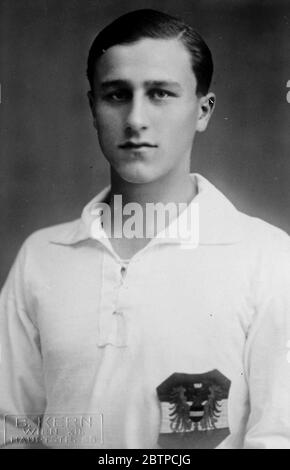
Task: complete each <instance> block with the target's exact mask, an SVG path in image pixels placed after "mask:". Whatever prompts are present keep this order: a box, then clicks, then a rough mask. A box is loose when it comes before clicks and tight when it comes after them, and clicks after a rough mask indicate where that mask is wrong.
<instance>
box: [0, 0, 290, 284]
mask: <svg viewBox="0 0 290 470" xmlns="http://www.w3.org/2000/svg"><path fill="white" fill-rule="evenodd" d="M144 7H146V8H150V7H151V8H155V9H160V10H163V11H165V12H167V13H171V14H174V15H178V16H180V17H182V18H183V19H184V20H185V21H187V22H188V23H190V24H191V25H192V26H194V27H195V28H196V29H197V30H198V31H199V32H200V33H201V34H202V35H203V36H204V38H205V39H206V41H207V43H208V45H209V47H210V48H211V50H212V53H213V57H214V62H215V74H214V80H213V84H212V91H214V92H215V93H216V95H217V106H216V110H215V114H214V116H213V118H212V121H211V123H210V126H209V128H208V130H207V132H206V133H204V134H201V135H198V136H197V139H196V142H195V146H194V151H193V156H192V170H193V171H197V172H200V173H202V174H203V175H204V176H206V177H207V178H209V179H210V180H211V181H212V182H214V183H215V184H216V185H217V186H218V187H219V188H220V189H221V190H222V191H223V192H224V193H225V194H226V195H227V196H228V197H229V198H230V199H231V200H232V201H233V202H234V203H235V204H236V206H237V207H238V208H239V209H240V210H243V211H245V212H248V213H249V214H251V215H255V216H258V217H261V218H264V219H266V220H267V221H269V222H271V223H273V224H275V225H278V226H279V227H281V228H283V229H284V230H287V231H289V232H290V210H289V208H290V194H289V183H290V159H289V144H290V133H289V129H290V104H289V103H288V102H287V100H286V95H287V91H289V89H288V90H287V87H286V84H287V81H288V80H290V3H289V1H288V0H285V1H282V0H275V1H274V0H272V1H268V0H266V1H263V0H259V1H258V0H251V1H249V0H236V1H232V0H202V1H201V0H199V1H198V0H179V1H178V2H176V1H172V0H167V1H162V0H155V1H151V0H146V1H145V0H134V1H120V0H102V1H100V0H98V1H96V0H0V82H1V104H0V119H1V121H0V132H1V134H0V143H1V145H0V194H1V200H0V243H1V263H0V286H1V285H2V283H3V281H4V279H5V277H6V275H7V272H8V269H9V267H10V265H11V263H12V261H13V259H14V258H15V255H16V253H17V251H18V249H19V247H20V245H21V243H22V242H23V241H24V239H25V238H26V236H27V235H29V234H30V233H31V232H33V231H34V230H36V229H38V228H41V227H44V226H47V225H51V224H56V223H60V222H64V221H68V220H71V219H74V218H77V217H79V215H80V212H81V210H82V207H83V205H84V204H85V203H86V202H87V201H88V200H90V198H92V197H93V196H94V195H95V194H96V193H97V192H98V191H99V190H100V189H101V188H102V187H103V186H104V185H105V184H107V183H108V181H109V171H108V166H107V163H106V161H105V159H104V157H103V156H102V155H101V152H100V150H99V146H98V142H97V137H96V133H95V131H94V129H93V125H92V119H91V116H90V111H89V108H88V103H87V98H86V92H87V90H88V84H87V81H86V77H85V70H86V59H87V53H88V49H89V46H90V44H91V42H92V40H93V38H94V36H95V35H96V34H97V32H98V31H99V30H100V28H102V27H103V26H105V25H106V24H107V23H108V22H110V21H112V20H113V19H114V18H116V17H117V16H119V15H121V14H123V13H125V12H127V11H129V10H134V9H138V8H144Z"/></svg>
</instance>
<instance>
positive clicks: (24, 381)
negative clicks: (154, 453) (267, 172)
mask: <svg viewBox="0 0 290 470" xmlns="http://www.w3.org/2000/svg"><path fill="white" fill-rule="evenodd" d="M212 70H213V66H212V59H211V54H210V51H209V49H208V47H207V46H206V44H205V43H204V41H203V40H202V38H201V37H200V36H199V35H198V34H197V33H196V32H194V31H193V30H192V29H191V28H190V27H189V26H188V25H185V24H184V23H182V22H180V21H179V20H177V19H175V18H172V17H170V16H168V15H165V14H163V13H160V12H156V11H152V10H139V11H136V12H132V13H129V14H127V15H125V16H123V17H121V18H119V19H118V20H116V21H115V22H114V23H112V24H111V25H109V26H108V27H107V28H105V29H104V30H103V31H102V32H101V33H100V34H99V35H98V36H97V38H96V39H95V41H94V43H93V45H92V47H91V50H90V54H89V59H88V78H89V82H90V86H91V90H90V92H89V94H88V96H89V102H90V107H91V110H92V114H93V119H94V125H95V127H96V130H97V133H98V138H99V142H100V145H101V148H102V151H103V153H104V155H105V157H106V158H107V160H108V162H109V164H110V168H111V185H110V187H109V188H106V189H105V190H104V191H103V192H102V193H101V194H99V195H98V196H96V198H94V200H93V201H91V202H90V203H89V204H88V205H87V206H86V207H85V209H84V211H83V213H82V217H81V219H80V220H77V221H74V222H71V223H67V224H63V225H60V226H56V227H51V228H48V229H45V230H40V231H39V232H37V233H35V234H33V235H32V236H31V237H29V239H28V240H27V241H26V242H25V243H24V245H23V247H22V249H21V251H20V253H19V255H18V257H17V260H16V262H15V264H14V266H13V268H12V270H11V273H10V275H9V278H8V280H7V282H6V284H5V286H4V288H3V292H2V296H1V328H0V333H1V346H2V362H1V377H0V387H1V394H0V409H1V413H2V414H3V415H6V417H5V419H4V425H3V426H4V427H3V429H5V437H4V436H3V441H5V443H6V445H9V444H12V445H18V446H23V445H27V444H29V443H30V444H31V443H38V442H42V443H43V444H44V445H46V446H48V447H96V448H102V447H103V448H146V447H147V448H152V447H153V448H154V447H158V446H159V447H167V448H168V447H175V448H183V447H186V448H213V447H219V448H227V449H230V448H289V447H290V399H289V396H290V364H289V361H288V360H287V352H288V351H287V345H288V341H289V339H290V291H289V283H290V269H289V268H290V244H289V239H288V236H287V235H286V234H285V233H283V232H282V231H281V230H279V229H277V228H275V227H272V226H270V225H269V224H267V223H265V222H263V221H261V220H259V219H255V218H251V217H249V216H246V215H244V214H242V213H240V212H239V211H238V210H237V209H236V208H235V207H234V206H233V205H232V204H231V203H230V202H229V201H228V200H227V199H226V198H225V196H223V195H222V194H221V193H220V192H219V191H218V190H217V189H216V188H215V187H214V186H213V185H212V184H211V183H209V182H208V181H207V180H206V179H205V178H203V177H202V176H200V175H197V174H190V172H189V168H190V155H191V150H192V144H193V139H194V135H195V132H196V131H198V132H201V131H204V130H205V129H206V127H207V124H208V121H209V119H210V116H211V114H212V111H213V107H214V101H215V96H214V95H213V94H212V93H210V92H209V86H210V82H211V76H212ZM152 204H153V209H154V210H153V211H151V212H150V211H148V210H147V208H148V205H151V206H150V207H152ZM156 204H159V206H158V208H159V209H160V208H161V211H159V212H158V211H157V213H158V214H159V215H160V214H161V213H162V214H163V215H164V212H166V214H167V215H168V217H165V218H163V220H162V221H161V225H160V224H159V222H160V220H157V221H156V217H155V213H156V210H157V207H156ZM170 207H171V208H172V207H177V211H176V212H175V213H174V211H171V210H168V208H170ZM196 207H197V208H198V211H197V212H196V211H195V210H193V208H196ZM132 208H134V209H133V210H132ZM162 209H164V210H163V212H162ZM132 212H134V217H133V216H132ZM192 215H194V216H193V217H191V216H192ZM130 216H131V217H130ZM132 217H133V221H132ZM157 219H158V217H157ZM188 221H191V222H192V221H193V224H192V223H191V224H189V225H190V235H192V234H193V232H196V227H198V239H197V238H196V237H195V236H194V237H189V239H190V242H191V243H189V244H188V243H187V242H186V240H185V237H184V236H183V235H184V233H185V232H186V233H188ZM120 227H121V230H120ZM185 227H186V228H187V230H185ZM144 228H145V233H144ZM176 229H178V230H176ZM173 233H174V234H175V235H174V236H172V234H173ZM41 424H42V427H41V426H40V425H41ZM35 435H37V438H36V439H35V441H33V437H34V436H35ZM71 436H73V437H71ZM29 438H31V439H30V441H29Z"/></svg>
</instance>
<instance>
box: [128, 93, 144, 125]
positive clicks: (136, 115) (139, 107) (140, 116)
mask: <svg viewBox="0 0 290 470" xmlns="http://www.w3.org/2000/svg"><path fill="white" fill-rule="evenodd" d="M147 111H148V110H147V109H146V103H145V100H144V97H142V96H134V97H133V98H132V101H131V102H130V104H129V110H128V114H127V120H126V130H127V131H128V130H131V132H132V131H133V132H138V131H140V130H142V129H147V128H148V124H149V123H148V114H147Z"/></svg>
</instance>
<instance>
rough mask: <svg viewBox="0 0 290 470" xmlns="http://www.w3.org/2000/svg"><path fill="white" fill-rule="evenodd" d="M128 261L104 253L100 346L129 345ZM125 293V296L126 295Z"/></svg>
mask: <svg viewBox="0 0 290 470" xmlns="http://www.w3.org/2000/svg"><path fill="white" fill-rule="evenodd" d="M127 268H128V263H126V262H121V261H118V260H116V259H115V258H114V257H113V256H111V255H110V254H107V253H104V258H103V272H102V287H101V299H100V305H99V337H98V346H99V347H105V346H107V345H111V346H115V347H119V348H122V347H127V342H128V325H127V323H128V318H127V315H126V301H125V296H126V290H127V289H126V286H125V285H124V283H125V278H126V274H127ZM124 295H125V296H124Z"/></svg>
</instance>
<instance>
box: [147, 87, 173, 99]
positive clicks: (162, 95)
mask: <svg viewBox="0 0 290 470" xmlns="http://www.w3.org/2000/svg"><path fill="white" fill-rule="evenodd" d="M150 96H151V97H152V98H154V99H156V100H164V99H166V98H169V97H170V96H173V94H172V93H170V92H169V91H166V90H159V89H154V90H151V91H150Z"/></svg>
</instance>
